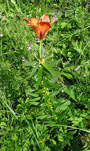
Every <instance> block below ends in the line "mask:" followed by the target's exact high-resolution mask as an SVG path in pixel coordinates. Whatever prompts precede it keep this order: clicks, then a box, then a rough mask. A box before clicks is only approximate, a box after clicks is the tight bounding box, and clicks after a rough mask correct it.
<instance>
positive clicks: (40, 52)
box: [39, 40, 42, 59]
mask: <svg viewBox="0 0 90 151" xmlns="http://www.w3.org/2000/svg"><path fill="white" fill-rule="evenodd" d="M41 44H42V40H40V48H39V57H40V59H41V57H42V50H41Z"/></svg>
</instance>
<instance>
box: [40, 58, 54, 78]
mask: <svg viewBox="0 0 90 151" xmlns="http://www.w3.org/2000/svg"><path fill="white" fill-rule="evenodd" d="M42 66H43V67H44V68H45V69H47V70H48V71H49V72H50V73H51V74H52V75H53V76H55V75H56V71H55V70H54V69H53V67H52V66H51V65H50V63H49V62H47V61H45V60H44V62H43V63H42Z"/></svg>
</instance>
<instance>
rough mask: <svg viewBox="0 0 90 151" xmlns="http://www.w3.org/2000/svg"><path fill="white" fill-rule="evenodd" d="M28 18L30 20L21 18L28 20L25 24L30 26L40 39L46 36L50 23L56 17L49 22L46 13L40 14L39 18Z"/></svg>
mask: <svg viewBox="0 0 90 151" xmlns="http://www.w3.org/2000/svg"><path fill="white" fill-rule="evenodd" d="M30 19H31V21H30V20H28V19H26V18H23V20H26V21H28V23H26V25H30V26H32V28H33V30H34V32H35V33H36V35H37V37H38V38H39V39H40V40H42V39H44V38H45V37H46V35H47V33H48V31H49V29H50V27H51V25H52V24H53V23H54V22H55V21H56V19H55V18H54V19H52V21H51V22H50V19H49V16H48V15H47V14H44V15H43V16H41V17H40V19H39V20H37V19H36V18H35V17H30Z"/></svg>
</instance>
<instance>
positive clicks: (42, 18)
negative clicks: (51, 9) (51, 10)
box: [39, 14, 50, 23]
mask: <svg viewBox="0 0 90 151" xmlns="http://www.w3.org/2000/svg"><path fill="white" fill-rule="evenodd" d="M39 22H49V23H50V19H49V16H48V15H47V14H44V15H43V16H41V17H40V19H39Z"/></svg>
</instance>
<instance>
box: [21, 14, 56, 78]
mask: <svg viewBox="0 0 90 151" xmlns="http://www.w3.org/2000/svg"><path fill="white" fill-rule="evenodd" d="M30 19H31V21H30V20H28V19H26V18H23V20H25V21H28V22H27V23H26V25H30V26H32V28H33V30H34V32H35V33H36V35H37V37H38V38H39V39H40V49H39V58H40V59H38V58H37V57H36V56H35V58H36V59H37V60H38V63H39V64H40V65H42V66H43V67H44V68H45V69H46V70H48V72H49V73H51V74H52V75H53V76H55V75H56V72H55V70H54V69H53V67H52V65H51V64H50V62H48V61H47V59H42V49H41V42H42V40H43V39H44V38H45V37H46V35H47V33H48V31H49V29H50V27H51V25H52V24H53V23H54V22H55V21H56V18H53V19H52V21H51V22H50V19H49V16H48V15H47V14H46V13H45V14H44V15H42V16H41V17H40V19H39V20H37V19H36V18H35V17H30ZM32 62H33V63H32ZM32 62H29V65H32V64H34V63H35V64H36V61H35V62H34V61H32ZM35 64H34V65H35ZM25 65H27V63H25Z"/></svg>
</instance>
